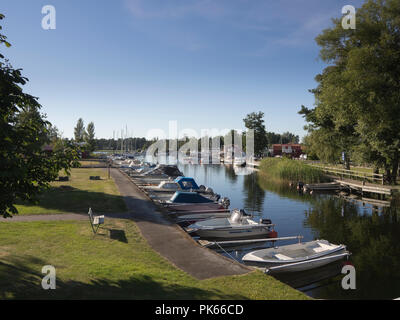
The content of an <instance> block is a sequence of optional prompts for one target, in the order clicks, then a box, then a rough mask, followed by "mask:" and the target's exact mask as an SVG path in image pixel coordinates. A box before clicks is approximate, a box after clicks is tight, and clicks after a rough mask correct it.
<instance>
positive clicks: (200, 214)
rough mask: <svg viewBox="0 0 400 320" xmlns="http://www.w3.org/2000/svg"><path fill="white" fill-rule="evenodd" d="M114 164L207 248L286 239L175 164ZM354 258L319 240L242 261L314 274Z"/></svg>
mask: <svg viewBox="0 0 400 320" xmlns="http://www.w3.org/2000/svg"><path fill="white" fill-rule="evenodd" d="M114 163H115V164H116V165H118V166H119V167H120V170H121V171H123V172H125V173H126V174H127V175H129V176H130V177H131V179H132V180H133V181H134V182H135V184H136V185H137V186H139V188H141V189H142V190H143V191H144V192H145V193H146V194H147V195H148V196H149V197H150V198H151V199H152V200H153V201H154V202H155V203H157V204H158V205H160V206H162V207H164V208H165V209H166V210H167V212H168V214H169V215H170V216H171V217H173V218H174V219H175V221H176V223H177V224H179V225H180V226H181V227H182V228H184V230H186V231H187V232H188V233H189V234H190V235H192V236H194V237H195V238H196V239H198V240H200V241H202V243H204V240H205V241H206V242H209V243H210V242H211V243H214V244H217V245H218V246H223V245H236V244H244V243H251V242H254V243H256V242H260V241H264V240H265V242H270V243H275V241H278V240H280V239H284V238H278V235H277V233H276V231H275V230H274V224H273V223H272V222H271V220H269V219H260V220H259V221H255V220H254V217H253V216H252V215H249V214H247V213H246V212H245V211H244V210H239V209H233V210H229V206H230V200H229V199H228V198H227V197H221V195H219V194H217V193H215V192H214V190H213V189H212V188H210V187H206V186H203V185H198V184H197V183H196V181H195V180H194V179H193V178H191V177H185V176H183V174H182V172H180V171H179V169H178V168H177V167H176V166H174V165H154V164H151V163H147V162H143V161H140V160H138V159H128V160H122V159H120V160H117V161H114ZM285 238H286V239H287V237H285ZM292 238H294V239H299V237H292ZM349 255H350V253H349V252H348V251H347V250H346V246H345V245H335V244H331V243H329V242H328V241H326V240H314V241H309V242H304V243H302V242H299V243H295V244H291V245H284V246H280V247H275V246H274V247H270V248H265V249H260V250H254V251H251V252H249V253H247V254H246V255H244V256H243V257H242V261H243V262H244V263H246V264H249V265H254V266H259V267H263V268H266V269H267V270H268V271H269V272H291V271H304V270H309V269H314V268H317V267H320V266H323V265H326V264H329V263H332V262H334V261H338V260H342V259H343V258H347V257H348V256H349Z"/></svg>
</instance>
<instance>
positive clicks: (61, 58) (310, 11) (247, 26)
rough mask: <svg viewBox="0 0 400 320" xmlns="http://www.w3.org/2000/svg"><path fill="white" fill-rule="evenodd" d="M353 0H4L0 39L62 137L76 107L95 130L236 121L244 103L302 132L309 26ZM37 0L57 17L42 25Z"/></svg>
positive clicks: (313, 69)
mask: <svg viewBox="0 0 400 320" xmlns="http://www.w3.org/2000/svg"><path fill="white" fill-rule="evenodd" d="M361 3H362V1H359V0H357V1H350V0H345V1H341V0H329V1H327V0H326V1H321V0H282V1H266V0H265V1H258V0H246V1H245V0H213V1H212V0H196V1H195V0H114V1H95V0H85V1H76V0H68V1H67V0H63V1H61V0H46V1H37V0H29V1H28V0H24V1H22V0H1V4H0V12H1V13H3V14H5V15H6V19H5V20H3V32H4V33H5V34H6V35H7V36H8V40H9V41H10V42H11V44H12V47H11V48H10V49H5V47H3V48H1V49H0V51H1V52H2V53H3V54H4V55H5V56H6V57H7V58H8V59H10V61H11V63H12V65H13V66H14V67H16V68H22V69H23V74H24V76H26V77H28V78H29V80H30V81H29V84H28V85H27V86H26V88H25V90H26V91H27V92H29V93H31V94H33V95H34V96H37V97H39V98H40V100H39V101H40V103H41V104H42V106H43V110H42V111H43V112H44V113H46V114H47V116H48V119H49V120H50V121H51V122H52V123H53V124H55V125H56V126H57V127H58V128H59V129H60V130H61V131H62V132H63V134H64V136H65V137H72V136H73V127H74V126H75V124H76V121H77V119H78V118H80V117H82V118H83V119H84V121H85V123H88V122H90V121H93V122H94V123H95V126H96V135H97V136H98V137H105V138H109V137H112V136H113V131H115V132H117V131H120V130H121V129H125V126H126V125H127V126H128V131H129V135H134V136H145V135H146V133H147V132H148V130H149V129H153V128H160V129H163V130H165V131H167V129H168V121H169V120H176V121H178V129H179V130H181V129H184V128H192V129H194V130H196V131H198V132H200V129H206V128H210V129H211V128H217V129H224V128H235V129H241V128H243V121H242V119H243V118H244V116H245V115H246V114H247V113H249V112H252V111H263V112H264V113H265V121H266V127H267V130H268V131H274V132H279V133H282V132H284V131H291V132H293V133H295V134H298V135H300V136H304V134H305V132H304V130H303V126H304V121H303V119H302V118H301V117H300V116H299V115H298V114H297V111H298V110H299V108H300V106H301V105H302V104H304V105H306V106H312V104H313V101H314V99H313V96H312V95H311V94H310V93H309V92H308V89H311V88H314V87H315V85H316V84H315V81H314V77H315V75H316V74H318V73H319V72H321V70H322V69H323V68H324V64H323V63H322V62H321V61H319V60H318V52H319V49H318V47H317V45H316V44H315V41H314V38H315V36H316V35H318V34H319V33H320V32H321V31H322V30H323V29H324V28H326V27H329V26H330V25H331V18H333V17H340V16H341V9H342V7H343V6H344V5H347V4H351V5H354V6H355V7H359V6H360V5H361ZM44 5H53V6H54V7H55V8H56V29H55V30H43V29H42V27H41V20H42V18H43V16H44V15H43V14H42V13H41V10H42V7H43V6H44Z"/></svg>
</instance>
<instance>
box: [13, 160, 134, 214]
mask: <svg viewBox="0 0 400 320" xmlns="http://www.w3.org/2000/svg"><path fill="white" fill-rule="evenodd" d="M60 175H62V173H61V174H60ZM90 176H100V178H101V180H90V179H89V178H90ZM38 200H39V202H38V204H36V205H32V204H30V203H26V202H25V203H23V202H19V203H18V204H17V205H16V207H17V209H18V212H19V214H21V215H26V214H53V213H56V214H58V213H85V212H87V211H88V208H89V207H92V209H93V210H94V212H96V213H110V212H124V211H126V206H125V202H124V200H123V198H122V196H121V195H120V193H119V191H118V188H117V186H116V185H115V183H114V180H112V179H108V174H107V171H106V170H105V169H100V168H97V169H96V168H76V169H72V170H71V176H70V177H69V181H54V182H52V183H51V188H50V189H49V190H46V191H45V192H44V193H43V194H41V195H40V196H39V197H38Z"/></svg>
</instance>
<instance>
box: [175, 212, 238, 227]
mask: <svg viewBox="0 0 400 320" xmlns="http://www.w3.org/2000/svg"><path fill="white" fill-rule="evenodd" d="M220 211H222V210H220ZM230 216H231V213H230V212H229V211H222V212H218V211H215V212H206V213H192V214H184V215H180V216H177V217H176V223H177V224H179V225H180V226H184V227H186V226H189V225H191V224H194V223H196V222H198V221H204V220H210V219H217V218H228V217H230Z"/></svg>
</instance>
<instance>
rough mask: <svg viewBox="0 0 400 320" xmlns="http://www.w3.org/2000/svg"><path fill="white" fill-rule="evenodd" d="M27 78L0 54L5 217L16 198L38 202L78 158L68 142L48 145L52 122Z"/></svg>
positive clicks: (0, 211)
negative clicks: (26, 87)
mask: <svg viewBox="0 0 400 320" xmlns="http://www.w3.org/2000/svg"><path fill="white" fill-rule="evenodd" d="M3 18H4V15H2V14H0V20H2V19H3ZM0 31H1V26H0ZM6 39H7V38H6V37H5V36H4V35H2V34H1V33H0V45H2V44H5V45H6V46H7V47H9V46H10V44H9V43H8V42H7V40H6ZM27 81H28V80H27V79H26V78H25V77H23V76H22V75H21V69H14V68H13V67H12V66H11V64H10V63H9V62H8V60H6V59H5V58H4V56H3V55H2V54H1V53H0V168H1V172H0V215H3V216H4V217H9V216H11V215H12V214H13V213H17V209H16V208H15V206H14V205H15V203H16V202H17V200H30V201H35V199H36V196H37V194H38V193H39V192H40V191H42V190H43V189H45V188H47V187H48V186H49V182H50V181H53V180H54V179H55V178H56V177H57V175H58V172H59V171H60V170H61V169H65V170H67V172H68V170H69V169H70V168H71V166H72V165H74V164H75V163H76V162H75V160H76V159H77V152H76V150H75V149H74V148H73V147H72V146H71V145H69V144H68V142H65V141H62V142H60V143H58V144H57V145H53V146H50V148H46V146H49V145H50V144H51V143H52V140H51V132H50V131H49V128H50V126H51V124H50V122H48V121H47V120H46V119H45V117H44V115H42V114H41V113H40V111H39V110H40V108H41V105H40V104H39V103H38V101H37V98H35V97H33V96H31V95H29V94H27V93H24V92H23V90H22V86H23V85H25V84H26V82H27Z"/></svg>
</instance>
